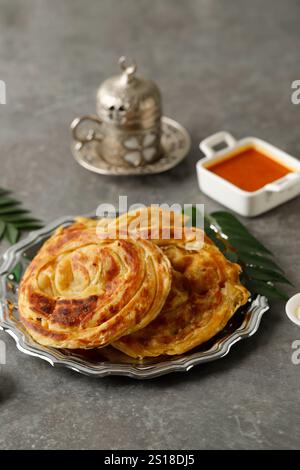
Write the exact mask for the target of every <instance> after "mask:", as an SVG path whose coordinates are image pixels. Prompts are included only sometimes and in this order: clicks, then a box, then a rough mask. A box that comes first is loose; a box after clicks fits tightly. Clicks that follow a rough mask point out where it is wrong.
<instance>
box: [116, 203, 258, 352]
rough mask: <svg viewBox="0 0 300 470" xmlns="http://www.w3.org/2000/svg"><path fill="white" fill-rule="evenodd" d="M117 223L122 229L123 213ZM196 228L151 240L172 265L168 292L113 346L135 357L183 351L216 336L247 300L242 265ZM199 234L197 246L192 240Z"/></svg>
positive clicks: (173, 224)
mask: <svg viewBox="0 0 300 470" xmlns="http://www.w3.org/2000/svg"><path fill="white" fill-rule="evenodd" d="M142 212H143V214H142V215H144V216H146V217H147V214H148V216H149V215H150V213H151V211H150V210H149V209H145V210H143V211H142ZM140 216H141V211H135V212H134V213H132V214H129V219H128V220H130V221H131V222H132V221H133V219H135V218H136V219H138V218H140ZM162 216H163V214H162ZM121 217H123V216H121ZM161 220H163V219H162V218H161ZM148 223H149V224H150V217H149V219H148ZM164 223H168V222H166V221H165V222H164ZM114 224H116V222H114ZM117 225H118V227H119V228H120V230H121V227H123V228H122V230H124V225H125V222H124V218H123V219H121V218H120V220H119V222H117ZM137 225H138V224H137ZM145 225H146V224H145V218H144V219H143V221H142V222H141V223H140V224H139V225H138V226H139V228H138V232H139V234H141V233H146V232H145ZM169 225H170V226H171V227H173V233H175V232H176V227H177V228H178V227H179V226H181V225H182V216H180V215H178V214H176V217H175V218H174V217H173V218H172V219H171V222H169ZM165 228H166V226H164V227H160V229H159V230H158V232H157V233H158V234H159V233H160V234H163V233H164V231H165V230H164V229H165ZM197 230H199V229H193V230H187V233H186V235H182V237H181V238H177V239H175V238H171V239H169V240H167V239H162V238H160V237H158V238H157V239H156V240H155V243H157V244H158V245H160V246H161V248H162V250H163V252H164V254H165V255H166V256H167V257H168V258H169V260H170V262H171V265H172V268H173V280H172V287H171V291H170V294H169V296H168V299H167V301H166V303H165V305H164V307H163V309H162V311H161V313H160V314H159V315H158V316H157V317H156V319H155V320H154V321H152V322H151V323H150V324H149V325H148V326H147V327H146V328H144V329H143V330H139V331H138V332H136V333H134V334H131V335H128V336H123V337H122V338H121V339H119V340H118V341H116V342H114V343H113V346H114V347H115V348H117V349H119V350H121V351H122V352H124V353H126V354H127V355H129V356H132V357H135V358H143V357H150V356H159V355H163V354H166V355H174V354H182V353H184V352H186V351H188V350H190V349H192V348H194V347H196V346H198V345H200V344H202V343H204V342H206V341H208V340H209V339H210V338H212V337H213V336H215V335H216V334H217V333H218V332H220V331H221V330H222V329H223V328H224V327H225V325H226V324H227V322H228V321H229V319H230V318H231V317H232V316H233V314H234V313H235V312H236V310H237V309H238V308H239V307H240V306H241V305H243V304H245V303H246V302H247V300H248V298H249V292H248V291H247V289H246V288H245V287H244V286H243V285H242V284H241V283H240V280H239V274H240V271H241V268H240V266H239V265H238V264H235V263H231V262H230V261H228V260H227V259H226V258H225V257H224V256H223V254H222V253H221V252H220V251H219V249H218V248H217V247H216V246H215V245H214V244H213V242H212V241H211V240H210V239H209V238H208V237H207V236H206V235H204V234H203V237H202V239H201V234H200V233H198V237H196V235H197ZM199 240H202V243H201V247H197V243H195V241H199Z"/></svg>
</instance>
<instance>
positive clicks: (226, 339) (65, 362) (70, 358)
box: [0, 216, 269, 379]
mask: <svg viewBox="0 0 300 470" xmlns="http://www.w3.org/2000/svg"><path fill="white" fill-rule="evenodd" d="M73 221H74V217H73V216H69V217H63V218H60V219H58V220H56V221H54V222H53V223H51V224H49V225H47V226H46V227H45V228H43V229H41V230H37V231H35V232H32V233H31V234H30V235H29V236H28V237H27V238H25V239H24V240H22V241H20V242H19V243H17V244H16V245H14V246H12V247H11V248H9V249H8V250H7V251H6V253H5V254H4V256H3V258H4V261H3V264H2V267H1V269H0V296H1V301H0V328H1V329H2V330H4V331H6V332H7V333H8V334H10V335H11V336H12V337H13V338H14V340H15V342H16V345H17V348H18V349H19V350H20V351H22V352H23V353H25V354H28V355H30V356H35V357H39V358H41V359H44V360H45V361H47V362H49V363H50V364H51V365H52V366H61V367H67V368H69V369H73V370H75V371H77V372H80V373H82V374H86V375H89V376H93V377H105V376H107V375H123V376H129V377H133V378H135V379H149V378H152V377H158V376H160V375H164V374H168V373H170V372H185V371H188V370H190V369H191V368H192V367H194V366H195V365H197V364H201V363H204V362H209V361H214V360H216V359H220V358H221V357H224V356H226V354H228V353H229V351H230V348H231V346H232V345H233V344H235V343H236V342H238V341H239V340H241V339H243V338H248V337H250V336H252V335H253V334H254V333H255V332H256V331H257V330H258V327H259V325H260V321H261V318H262V315H263V314H264V313H265V312H266V311H267V310H268V309H269V304H268V300H267V299H266V297H262V296H257V297H255V298H254V299H253V300H252V301H250V302H248V304H247V305H246V306H244V307H243V308H242V309H240V310H239V311H238V312H236V314H235V315H234V316H233V318H232V319H231V320H230V322H229V323H228V324H227V326H226V327H225V329H224V330H223V331H222V332H221V333H219V334H218V335H217V336H215V337H214V338H212V339H211V340H210V341H208V342H207V343H205V344H203V345H201V346H199V347H198V348H196V349H194V350H192V351H190V352H188V353H186V354H183V355H180V356H170V357H167V356H160V357H158V358H149V359H144V360H135V359H132V358H130V357H128V356H126V355H125V354H123V353H121V352H119V351H116V350H115V349H113V348H111V347H106V348H102V349H93V350H88V351H83V350H59V349H55V348H50V347H45V346H42V345H40V344H38V343H36V342H35V341H34V340H33V339H32V338H31V336H30V335H29V334H28V333H27V331H26V330H25V329H24V327H23V325H22V323H21V322H20V320H19V316H18V307H17V297H18V285H19V279H18V278H17V277H16V276H15V275H14V274H12V271H14V268H15V267H16V265H18V267H19V274H20V273H21V275H22V273H23V272H24V270H25V269H26V267H27V265H28V264H29V262H30V260H31V259H32V258H33V257H34V256H35V254H36V253H37V251H38V249H39V248H40V246H41V245H42V244H43V243H44V241H45V240H46V239H47V238H49V236H50V235H51V234H52V233H53V231H54V230H55V229H56V228H57V227H59V226H60V225H64V226H67V225H70V224H71V223H72V222H73Z"/></svg>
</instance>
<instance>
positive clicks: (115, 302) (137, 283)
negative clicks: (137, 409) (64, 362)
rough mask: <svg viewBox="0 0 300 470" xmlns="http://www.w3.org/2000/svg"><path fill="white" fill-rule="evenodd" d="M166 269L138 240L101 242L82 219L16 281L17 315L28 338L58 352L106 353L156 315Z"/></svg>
mask: <svg viewBox="0 0 300 470" xmlns="http://www.w3.org/2000/svg"><path fill="white" fill-rule="evenodd" d="M170 286H171V267H170V262H169V260H168V258H167V257H166V256H165V255H164V254H163V252H162V251H161V250H160V248H159V247H158V246H156V245H155V244H153V243H151V242H150V241H147V240H142V239H136V240H132V239H126V240H124V239H101V238H99V236H98V235H97V233H96V223H95V221H93V220H89V219H80V220H79V221H78V222H77V223H75V224H73V225H71V226H69V227H67V228H60V229H58V230H57V232H56V233H55V234H54V235H53V236H52V237H51V238H50V239H49V240H48V241H47V242H46V243H45V244H44V245H43V247H42V248H41V250H40V251H39V253H38V254H37V256H36V257H35V258H34V259H33V261H32V262H31V264H30V265H29V267H28V269H27V270H26V273H25V275H24V277H23V279H22V281H21V285H20V292H19V311H20V316H21V320H22V322H23V324H24V325H25V327H26V328H27V330H28V331H29V332H30V334H31V335H32V337H33V338H34V339H35V340H36V341H37V342H39V343H41V344H43V345H48V346H53V347H57V348H94V347H99V346H105V345H107V344H109V343H111V342H112V341H115V340H117V339H118V338H120V337H121V336H122V335H124V334H130V333H132V332H135V331H137V330H138V329H139V328H144V327H145V326H146V325H147V324H148V323H149V322H150V321H152V320H153V319H154V318H155V317H156V316H157V315H158V313H159V312H160V310H161V309H162V307H163V305H164V303H165V301H166V298H167V296H168V293H169V291H170Z"/></svg>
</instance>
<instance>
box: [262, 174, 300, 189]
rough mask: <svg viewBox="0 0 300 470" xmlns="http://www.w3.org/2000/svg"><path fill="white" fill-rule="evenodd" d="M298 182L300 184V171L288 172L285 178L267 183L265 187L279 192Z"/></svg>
mask: <svg viewBox="0 0 300 470" xmlns="http://www.w3.org/2000/svg"><path fill="white" fill-rule="evenodd" d="M297 183H299V184H300V172H297V173H288V174H287V175H286V176H285V177H284V178H281V179H280V180H278V181H275V182H274V183H269V184H267V185H266V186H265V189H266V190H267V191H269V192H271V193H279V192H280V191H283V190H284V189H288V188H292V187H293V186H294V185H295V184H297Z"/></svg>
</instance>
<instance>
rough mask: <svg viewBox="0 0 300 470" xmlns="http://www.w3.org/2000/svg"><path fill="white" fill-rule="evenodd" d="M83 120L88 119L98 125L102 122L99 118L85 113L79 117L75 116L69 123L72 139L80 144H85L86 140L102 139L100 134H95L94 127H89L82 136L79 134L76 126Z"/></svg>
mask: <svg viewBox="0 0 300 470" xmlns="http://www.w3.org/2000/svg"><path fill="white" fill-rule="evenodd" d="M84 121H89V122H92V123H93V124H97V125H98V126H101V124H102V122H101V120H100V119H99V118H98V117H97V116H94V115H91V114H89V115H86V116H82V117H80V118H75V119H74V120H73V121H72V123H71V126H70V127H71V131H72V136H73V139H74V140H76V141H77V142H78V144H79V145H80V146H82V145H83V144H86V143H87V142H91V141H92V140H99V141H101V140H102V137H101V136H97V134H96V131H95V129H93V128H90V129H88V130H87V131H86V133H85V135H84V136H81V135H80V134H79V132H78V128H79V126H80V125H81V123H83V122H84Z"/></svg>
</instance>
